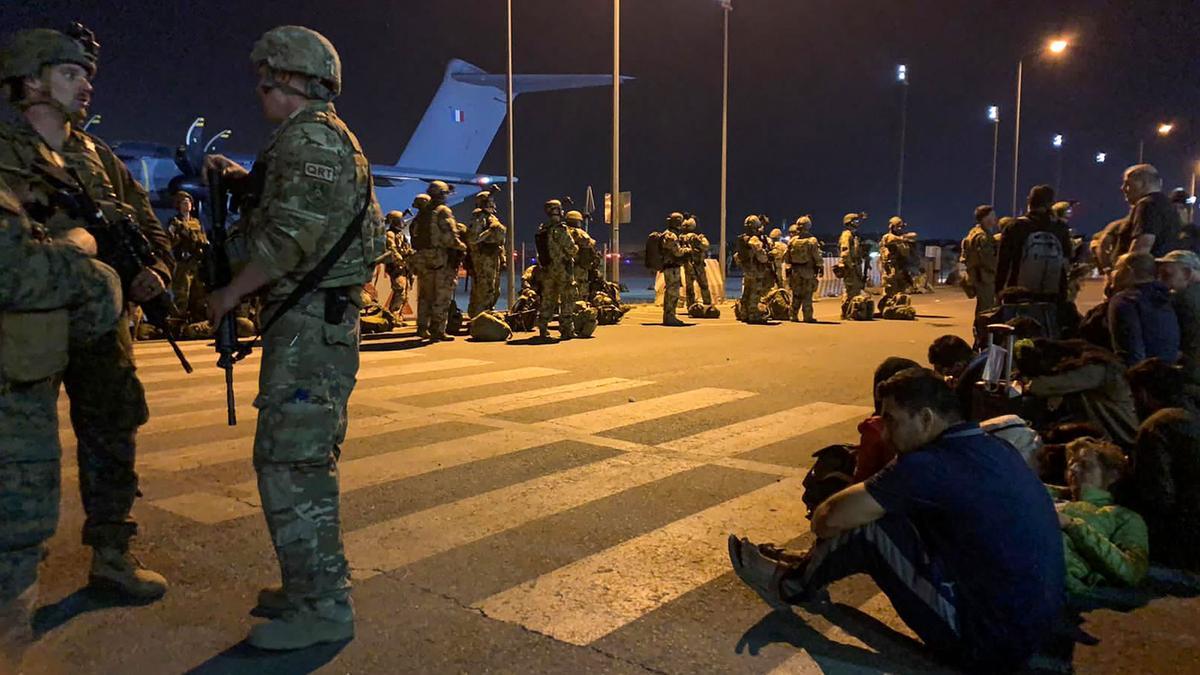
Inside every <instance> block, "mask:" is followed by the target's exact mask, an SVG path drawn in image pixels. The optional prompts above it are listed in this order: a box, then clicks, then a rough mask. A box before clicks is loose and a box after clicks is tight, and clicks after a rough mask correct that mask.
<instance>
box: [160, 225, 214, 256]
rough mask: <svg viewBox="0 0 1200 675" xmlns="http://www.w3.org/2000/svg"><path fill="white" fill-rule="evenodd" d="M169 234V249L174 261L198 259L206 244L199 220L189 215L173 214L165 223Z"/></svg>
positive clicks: (205, 237)
mask: <svg viewBox="0 0 1200 675" xmlns="http://www.w3.org/2000/svg"><path fill="white" fill-rule="evenodd" d="M167 232H168V233H169V234H170V235H171V250H172V252H173V253H174V255H175V261H176V262H183V261H185V260H195V259H198V258H199V257H200V256H201V255H203V253H204V247H206V246H208V237H207V236H206V235H205V234H204V227H202V226H201V225H200V221H199V220H196V219H195V218H192V217H191V216H175V217H173V218H171V220H170V221H169V222H168V223H167Z"/></svg>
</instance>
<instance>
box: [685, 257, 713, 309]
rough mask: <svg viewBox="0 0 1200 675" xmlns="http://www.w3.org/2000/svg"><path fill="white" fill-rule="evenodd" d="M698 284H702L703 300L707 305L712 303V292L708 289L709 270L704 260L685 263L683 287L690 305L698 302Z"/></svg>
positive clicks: (701, 297)
mask: <svg viewBox="0 0 1200 675" xmlns="http://www.w3.org/2000/svg"><path fill="white" fill-rule="evenodd" d="M696 284H699V285H700V300H701V302H702V303H703V304H704V305H705V306H708V305H711V304H712V292H711V291H709V290H708V270H707V269H705V266H704V261H703V260H700V261H693V262H690V263H685V264H684V265H683V288H684V292H685V294H686V298H687V305H688V307H691V306H692V305H694V304H696Z"/></svg>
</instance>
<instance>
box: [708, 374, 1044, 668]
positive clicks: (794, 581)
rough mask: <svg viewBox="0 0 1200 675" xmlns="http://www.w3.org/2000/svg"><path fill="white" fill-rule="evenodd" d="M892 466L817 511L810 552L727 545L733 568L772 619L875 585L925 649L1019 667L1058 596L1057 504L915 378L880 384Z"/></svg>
mask: <svg viewBox="0 0 1200 675" xmlns="http://www.w3.org/2000/svg"><path fill="white" fill-rule="evenodd" d="M878 395H879V399H880V400H881V401H882V402H883V418H884V427H885V432H884V433H885V438H887V439H888V440H889V441H890V442H891V443H892V445H893V446H894V447H895V448H896V450H897V452H898V455H897V458H896V460H895V461H894V462H893V463H892V464H890V465H889V466H888V467H886V468H885V469H884V470H883V471H880V472H879V473H878V474H876V475H875V476H873V477H872V478H871V479H869V480H868V481H866V482H865V483H860V484H857V485H854V486H851V487H849V488H846V489H845V490H842V491H841V492H839V493H838V494H836V495H834V496H832V497H830V498H829V499H828V500H827V501H826V502H825V503H823V504H822V505H821V506H820V507H819V508H818V509H817V511H816V512H815V513H814V514H813V523H812V530H813V532H814V533H815V534H816V535H817V537H818V538H819V541H818V542H817V544H816V545H815V546H814V547H813V548H812V549H811V550H809V551H808V552H807V553H804V554H802V555H796V554H792V553H788V552H786V551H783V550H781V549H779V548H777V547H775V546H773V545H770V544H763V545H760V546H756V545H755V544H753V543H752V542H750V541H749V540H747V539H744V538H742V539H738V538H736V537H734V536H731V537H730V538H729V553H730V558H731V560H732V562H733V567H734V570H735V571H736V572H737V574H738V576H739V577H740V578H741V579H742V581H744V582H745V583H746V584H747V585H748V586H750V587H751V588H752V589H754V590H755V591H756V592H757V593H758V594H759V595H760V596H762V597H763V599H764V600H766V601H767V602H768V603H770V604H771V605H772V606H774V607H776V608H782V607H786V606H787V605H789V604H802V603H810V602H814V601H817V600H820V599H822V598H823V596H824V593H825V590H824V589H825V588H826V587H827V586H828V585H829V584H830V583H832V582H834V581H837V580H839V579H843V578H845V577H848V576H851V575H853V574H868V575H870V576H871V577H872V579H873V580H874V581H875V583H876V584H877V585H878V586H879V588H880V590H882V591H883V592H884V594H886V595H887V596H888V599H889V600H891V602H892V605H893V606H894V607H895V608H896V612H897V614H898V615H899V616H900V618H901V619H903V620H904V622H905V623H906V624H908V625H909V627H911V628H912V629H913V631H914V632H916V633H917V635H918V636H920V637H921V639H922V640H923V641H924V642H925V644H926V645H927V646H929V648H930V649H932V650H933V651H934V652H936V653H937V654H939V655H940V656H942V657H943V658H945V659H947V660H950V661H952V662H954V663H955V664H957V665H960V666H965V667H968V668H972V669H975V668H987V669H989V670H998V669H1008V668H1017V667H1020V666H1021V665H1023V664H1024V662H1025V661H1026V660H1027V659H1028V658H1029V657H1030V656H1031V655H1033V654H1034V653H1035V652H1036V651H1037V649H1038V648H1039V647H1041V645H1042V644H1043V642H1044V641H1045V640H1046V638H1047V637H1048V636H1049V635H1050V634H1051V631H1052V629H1053V627H1054V625H1055V622H1056V620H1057V619H1058V617H1059V615H1060V612H1061V610H1062V605H1063V597H1064V590H1063V588H1064V586H1063V584H1064V576H1065V571H1064V563H1063V549H1062V534H1061V532H1060V531H1059V527H1058V517H1057V515H1056V513H1055V510H1054V505H1053V503H1052V501H1051V499H1050V496H1049V494H1048V493H1047V491H1046V489H1045V488H1044V487H1043V486H1042V484H1041V483H1040V482H1039V481H1038V479H1037V477H1036V476H1035V475H1034V474H1033V472H1031V471H1030V470H1029V468H1028V467H1027V466H1026V465H1025V463H1024V461H1023V460H1022V458H1021V457H1020V456H1019V455H1018V454H1017V453H1016V452H1015V451H1014V450H1013V448H1012V447H1010V446H1009V445H1007V444H1006V443H1003V442H1001V441H999V440H996V439H994V438H992V437H990V436H988V435H987V434H986V433H984V432H983V431H982V430H980V428H979V426H978V425H976V424H973V423H966V422H963V421H962V416H961V414H960V412H959V408H958V404H957V401H956V400H955V396H954V393H953V392H952V391H951V390H950V388H949V387H948V386H947V385H946V384H945V382H944V381H943V380H942V378H941V377H939V376H938V375H937V374H936V373H934V372H933V371H930V370H926V369H921V368H912V369H909V370H906V371H903V372H901V373H899V374H897V375H895V376H894V377H892V378H890V379H888V380H887V381H885V382H883V383H882V384H880V385H879V389H878Z"/></svg>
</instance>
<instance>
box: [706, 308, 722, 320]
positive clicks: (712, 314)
mask: <svg viewBox="0 0 1200 675" xmlns="http://www.w3.org/2000/svg"><path fill="white" fill-rule="evenodd" d="M704 318H706V319H719V318H721V308H720V307H717V306H716V305H708V306H706V307H705V308H704Z"/></svg>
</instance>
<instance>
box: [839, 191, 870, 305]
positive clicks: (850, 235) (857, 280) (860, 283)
mask: <svg viewBox="0 0 1200 675" xmlns="http://www.w3.org/2000/svg"><path fill="white" fill-rule="evenodd" d="M866 217H867V215H866V214H865V213H847V214H846V215H845V216H842V227H843V228H844V229H843V230H842V236H841V237H839V238H838V265H837V268H836V269H835V270H834V271H835V272H837V273H839V274H838V276H840V277H841V278H842V283H843V284H845V290H844V291H843V293H842V319H843V320H845V319H848V318H849V317H850V301H851V300H853V299H854V298H856V297H858V294H859V293H862V292H863V289H865V288H866V287H867V279H866V277H865V276H864V273H863V244H862V239H861V238H860V237H859V236H858V226H859V225H861V224H862V221H863V220H865V219H866Z"/></svg>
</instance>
